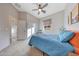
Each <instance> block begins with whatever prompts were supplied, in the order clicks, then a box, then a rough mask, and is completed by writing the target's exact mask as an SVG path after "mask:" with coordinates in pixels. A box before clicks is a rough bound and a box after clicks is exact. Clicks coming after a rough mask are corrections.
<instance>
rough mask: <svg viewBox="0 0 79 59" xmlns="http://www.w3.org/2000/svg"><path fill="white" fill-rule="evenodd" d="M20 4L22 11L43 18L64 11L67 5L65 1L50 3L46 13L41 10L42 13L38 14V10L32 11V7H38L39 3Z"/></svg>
mask: <svg viewBox="0 0 79 59" xmlns="http://www.w3.org/2000/svg"><path fill="white" fill-rule="evenodd" d="M19 5H21V8H19V10H20V11H26V12H28V13H30V14H32V15H34V16H36V17H37V18H43V17H46V16H49V15H52V14H54V13H57V12H59V11H62V10H64V9H65V6H66V4H65V3H48V6H47V7H45V8H44V9H45V10H46V13H45V14H44V13H42V12H41V13H40V15H38V14H37V11H32V9H35V8H37V5H35V4H34V3H19Z"/></svg>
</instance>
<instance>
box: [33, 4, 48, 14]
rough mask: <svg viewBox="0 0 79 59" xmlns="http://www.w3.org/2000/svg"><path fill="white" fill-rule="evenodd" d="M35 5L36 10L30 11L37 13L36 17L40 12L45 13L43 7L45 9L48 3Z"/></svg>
mask: <svg viewBox="0 0 79 59" xmlns="http://www.w3.org/2000/svg"><path fill="white" fill-rule="evenodd" d="M36 5H37V6H38V7H37V9H32V11H38V15H39V14H40V12H43V13H46V11H45V10H44V8H45V7H47V5H48V3H45V4H43V3H36Z"/></svg>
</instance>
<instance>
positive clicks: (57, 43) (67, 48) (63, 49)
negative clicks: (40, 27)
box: [29, 33, 74, 56]
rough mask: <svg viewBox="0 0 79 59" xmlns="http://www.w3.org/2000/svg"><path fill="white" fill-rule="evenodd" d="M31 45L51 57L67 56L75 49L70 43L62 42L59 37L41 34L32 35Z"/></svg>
mask: <svg viewBox="0 0 79 59" xmlns="http://www.w3.org/2000/svg"><path fill="white" fill-rule="evenodd" d="M29 45H30V46H33V47H36V48H38V49H40V50H41V51H43V52H44V53H46V54H48V55H49V56H66V55H67V54H68V52H73V51H74V47H73V46H72V45H71V44H69V43H68V42H61V40H60V38H59V36H58V35H53V34H48V33H40V34H35V35H32V37H31V39H30V41H29Z"/></svg>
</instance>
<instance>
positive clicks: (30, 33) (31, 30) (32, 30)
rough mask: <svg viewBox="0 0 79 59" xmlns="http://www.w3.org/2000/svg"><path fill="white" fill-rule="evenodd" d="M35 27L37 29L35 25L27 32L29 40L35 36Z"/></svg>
mask: <svg viewBox="0 0 79 59" xmlns="http://www.w3.org/2000/svg"><path fill="white" fill-rule="evenodd" d="M35 27H36V26H35V24H33V26H32V27H31V28H29V29H28V30H27V38H29V37H30V36H31V35H33V34H35Z"/></svg>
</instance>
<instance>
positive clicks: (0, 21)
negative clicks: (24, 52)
mask: <svg viewBox="0 0 79 59" xmlns="http://www.w3.org/2000/svg"><path fill="white" fill-rule="evenodd" d="M9 16H13V17H15V18H17V11H16V9H15V8H14V7H13V6H12V5H11V4H7V3H2V4H1V3H0V51H1V50H2V49H4V48H6V47H7V46H9V45H10V24H9Z"/></svg>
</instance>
